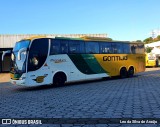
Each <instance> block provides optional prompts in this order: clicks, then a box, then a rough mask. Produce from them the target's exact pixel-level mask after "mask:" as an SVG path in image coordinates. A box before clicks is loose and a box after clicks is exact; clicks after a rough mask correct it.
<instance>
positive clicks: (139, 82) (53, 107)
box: [0, 68, 160, 127]
mask: <svg viewBox="0 0 160 127" xmlns="http://www.w3.org/2000/svg"><path fill="white" fill-rule="evenodd" d="M0 77H1V78H0V81H1V83H0V118H77V119H79V118H147V119H149V118H160V68H149V69H147V71H146V72H143V73H140V74H137V75H136V76H134V77H133V78H126V79H107V80H96V81H90V82H83V83H72V84H69V85H67V86H64V87H56V88H50V87H45V86H43V87H42V86H41V87H31V88H28V87H23V86H14V85H12V84H10V83H5V82H2V77H4V75H3V76H1V75H0ZM92 124H93V123H91V124H90V125H89V124H88V125H83V124H74V125H72V124H62V125H58V124H52V125H46V124H44V125H42V126H54V127H57V126H58V127H72V126H76V127H79V126H83V127H106V126H107V127H108V126H109V127H110V126H111V127H112V126H121V127H123V126H124V127H130V126H134V127H135V126H136V127H141V126H142V124H97V125H92ZM3 126H4V125H3ZM21 126H23V125H21ZM24 126H25V127H26V125H24ZM38 126H39V125H38ZM143 126H145V127H150V126H153V127H155V126H158V125H157V124H156V125H154V124H144V125H143Z"/></svg>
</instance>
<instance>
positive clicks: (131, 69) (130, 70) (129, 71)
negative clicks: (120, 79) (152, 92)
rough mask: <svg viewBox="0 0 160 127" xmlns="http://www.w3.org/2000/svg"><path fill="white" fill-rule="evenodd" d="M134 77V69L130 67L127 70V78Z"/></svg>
mask: <svg viewBox="0 0 160 127" xmlns="http://www.w3.org/2000/svg"><path fill="white" fill-rule="evenodd" d="M133 75H134V67H130V68H129V70H128V77H133Z"/></svg>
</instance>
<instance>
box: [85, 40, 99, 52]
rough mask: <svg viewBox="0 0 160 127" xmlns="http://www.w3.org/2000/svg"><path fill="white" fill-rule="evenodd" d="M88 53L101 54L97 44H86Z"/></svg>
mask: <svg viewBox="0 0 160 127" xmlns="http://www.w3.org/2000/svg"><path fill="white" fill-rule="evenodd" d="M86 53H89V54H94V53H95V54H96V53H99V44H98V43H97V42H86Z"/></svg>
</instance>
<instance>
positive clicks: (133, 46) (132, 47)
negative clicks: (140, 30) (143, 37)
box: [130, 44, 138, 54]
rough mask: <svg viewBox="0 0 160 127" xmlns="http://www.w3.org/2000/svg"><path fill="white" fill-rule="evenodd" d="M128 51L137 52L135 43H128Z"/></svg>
mask: <svg viewBox="0 0 160 127" xmlns="http://www.w3.org/2000/svg"><path fill="white" fill-rule="evenodd" d="M130 51H131V53H132V54H135V53H138V46H137V44H130Z"/></svg>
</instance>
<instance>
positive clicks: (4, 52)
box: [2, 50, 12, 61]
mask: <svg viewBox="0 0 160 127" xmlns="http://www.w3.org/2000/svg"><path fill="white" fill-rule="evenodd" d="M8 53H12V51H11V50H7V51H3V54H2V61H3V60H4V57H5V55H6V54H8Z"/></svg>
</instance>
